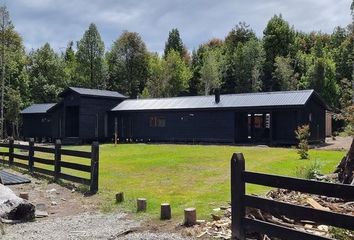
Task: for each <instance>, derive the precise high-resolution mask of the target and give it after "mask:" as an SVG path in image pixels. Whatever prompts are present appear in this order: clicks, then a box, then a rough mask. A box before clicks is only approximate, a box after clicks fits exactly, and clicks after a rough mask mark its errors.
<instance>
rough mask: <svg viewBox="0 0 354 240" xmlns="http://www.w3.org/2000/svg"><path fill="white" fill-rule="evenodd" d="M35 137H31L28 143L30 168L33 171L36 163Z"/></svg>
mask: <svg viewBox="0 0 354 240" xmlns="http://www.w3.org/2000/svg"><path fill="white" fill-rule="evenodd" d="M33 147H34V139H33V138H30V140H29V143H28V170H29V171H30V172H31V173H33V165H34V159H33V157H34V148H33Z"/></svg>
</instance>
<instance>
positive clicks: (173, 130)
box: [110, 111, 235, 143]
mask: <svg viewBox="0 0 354 240" xmlns="http://www.w3.org/2000/svg"><path fill="white" fill-rule="evenodd" d="M115 117H117V121H118V136H119V137H120V138H121V139H130V138H132V139H133V140H138V141H141V140H142V141H149V140H150V141H173V142H184V141H186V142H220V143H233V142H234V132H235V131H234V126H235V125H234V112H233V111H156V112H130V113H129V112H125V113H121V114H120V113H114V114H111V119H110V125H111V126H112V127H111V128H110V132H111V133H112V135H113V134H114V118H115ZM151 117H157V118H162V119H164V121H165V127H151V126H150V118H151Z"/></svg>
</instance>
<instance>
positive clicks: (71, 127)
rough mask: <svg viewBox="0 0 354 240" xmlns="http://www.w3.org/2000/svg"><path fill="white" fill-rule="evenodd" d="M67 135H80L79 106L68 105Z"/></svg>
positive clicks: (66, 116) (66, 114)
mask: <svg viewBox="0 0 354 240" xmlns="http://www.w3.org/2000/svg"><path fill="white" fill-rule="evenodd" d="M65 136H66V137H78V136H79V107H78V106H75V107H72V106H70V107H66V112H65Z"/></svg>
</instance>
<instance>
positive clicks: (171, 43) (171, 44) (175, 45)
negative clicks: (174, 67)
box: [164, 28, 185, 58]
mask: <svg viewBox="0 0 354 240" xmlns="http://www.w3.org/2000/svg"><path fill="white" fill-rule="evenodd" d="M171 50H174V51H176V52H178V53H179V55H180V57H183V56H184V55H185V49H184V46H183V42H182V39H181V37H180V35H179V31H178V29H177V28H173V29H172V30H171V31H170V32H169V33H168V39H167V42H166V43H165V50H164V56H165V58H166V57H167V55H168V53H169V52H170V51H171Z"/></svg>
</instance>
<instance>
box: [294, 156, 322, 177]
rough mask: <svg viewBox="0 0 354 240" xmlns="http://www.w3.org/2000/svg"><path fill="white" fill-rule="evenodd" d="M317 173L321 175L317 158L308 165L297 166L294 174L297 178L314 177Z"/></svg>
mask: <svg viewBox="0 0 354 240" xmlns="http://www.w3.org/2000/svg"><path fill="white" fill-rule="evenodd" d="M319 175H321V164H320V162H319V161H318V160H315V161H314V162H313V163H312V164H310V165H308V166H302V167H298V168H297V170H296V176H297V177H299V178H305V179H314V178H316V176H319Z"/></svg>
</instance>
